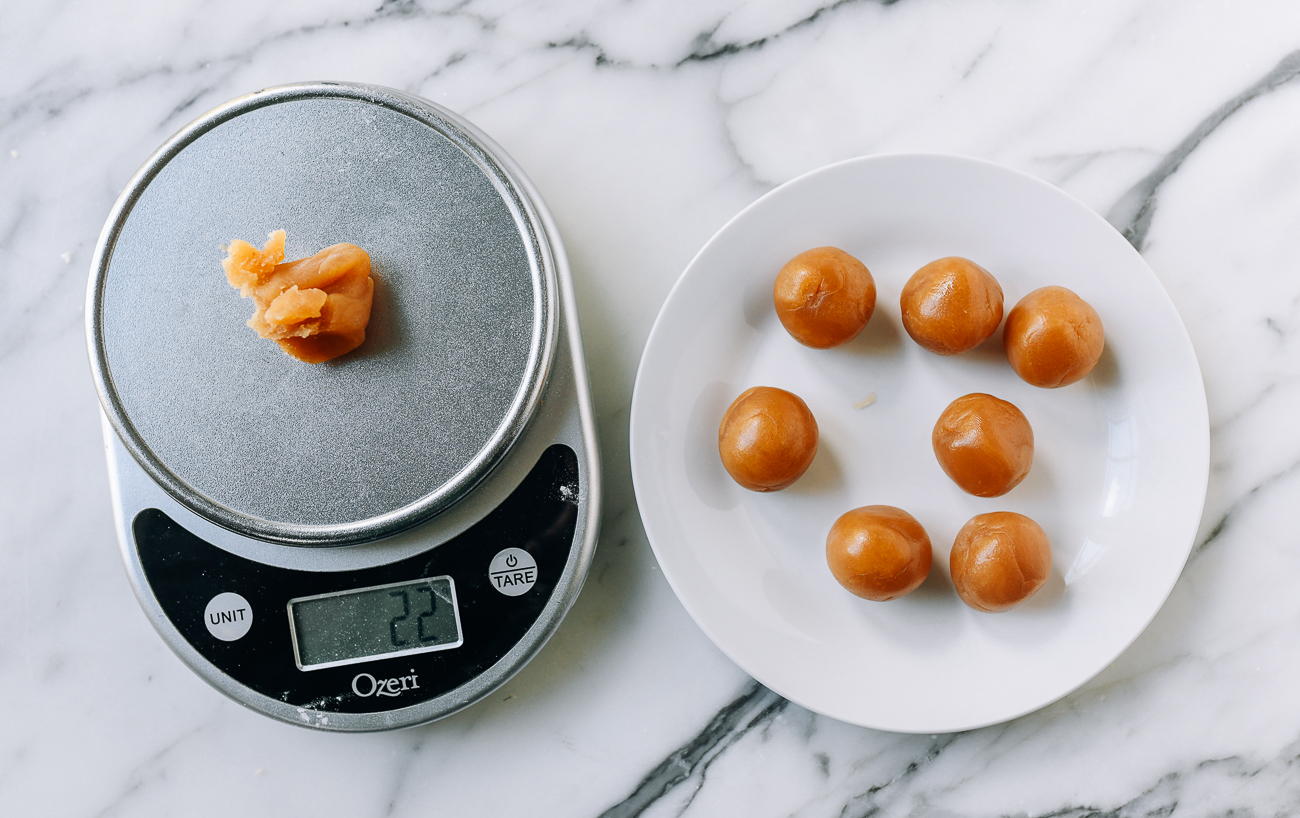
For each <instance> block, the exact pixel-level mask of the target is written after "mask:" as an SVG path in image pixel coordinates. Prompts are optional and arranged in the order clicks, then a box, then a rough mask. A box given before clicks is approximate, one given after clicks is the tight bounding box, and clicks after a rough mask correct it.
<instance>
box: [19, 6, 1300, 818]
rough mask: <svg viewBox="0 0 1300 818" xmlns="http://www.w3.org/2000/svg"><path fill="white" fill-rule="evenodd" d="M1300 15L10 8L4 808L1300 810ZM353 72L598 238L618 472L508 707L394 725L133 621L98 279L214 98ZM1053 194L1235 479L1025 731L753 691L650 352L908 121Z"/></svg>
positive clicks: (587, 273)
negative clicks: (118, 201) (427, 102)
mask: <svg viewBox="0 0 1300 818" xmlns="http://www.w3.org/2000/svg"><path fill="white" fill-rule="evenodd" d="M1298 74H1300V7H1297V6H1296V5H1295V4H1294V3H1291V2H1287V0H1259V2H1253V3H1249V4H1245V3H1234V2H1228V1H1227V0H1218V1H1217V2H1198V3H1194V4H1193V3H1187V2H1181V1H1180V0H1148V2H1136V1H1135V0H1093V1H1092V2H1083V1H1081V2H1073V3H1048V2H1038V3H1030V2H1019V1H1018V0H969V1H968V2H946V1H945V0H897V1H896V2H880V1H876V2H872V1H871V0H857V1H855V0H840V1H839V2H835V3H818V2H814V1H812V0H808V1H805V2H794V1H793V0H792V1H791V2H782V3H775V2H773V3H758V2H751V3H744V2H741V1H740V0H711V1H710V2H697V3H691V4H687V3H669V2H645V0H641V1H640V2H636V1H633V2H628V1H627V0H582V1H581V2H567V3H558V2H557V3H549V4H526V3H517V2H516V3H512V2H492V0H465V1H464V2H458V3H452V2H445V3H437V2H425V3H421V2H402V1H401V0H398V2H385V3H383V4H382V5H380V6H378V7H376V6H375V4H374V3H373V2H372V3H368V4H357V3H347V2H342V0H335V2H318V3H305V2H291V3H276V4H263V3H253V2H248V1H247V0H242V1H241V2H233V3H225V4H207V3H199V2H193V0H178V2H172V3H162V2H156V1H151V2H139V3H131V4H128V3H124V2H91V1H90V0H67V2H60V3H54V2H44V3H22V2H17V1H16V0H7V2H5V3H4V4H3V5H2V6H0V419H3V421H4V426H3V429H4V431H3V433H0V708H2V710H0V813H3V814H5V815H48V816H56V815H59V816H61V815H69V816H81V815H106V816H107V815H111V816H116V815H131V816H148V815H178V814H186V815H231V814H240V815H262V814H285V815H301V814H319V815H348V816H368V815H376V816H378V815H397V816H414V815H521V814H527V815H565V816H574V815H591V816H597V815H601V814H607V815H613V816H633V815H646V816H651V815H653V816H660V815H686V816H705V815H740V814H746V815H772V816H777V815H798V816H867V815H875V814H888V815H904V814H917V815H952V816H992V815H1030V816H1046V815H1053V816H1069V818H1075V816H1086V815H1102V814H1104V815H1120V816H1139V815H1143V816H1145V815H1178V816H1183V815H1189V816H1191V815H1224V814H1228V813H1233V814H1244V815H1275V814H1288V813H1294V812H1297V811H1300V783H1297V778H1296V776H1295V767H1296V765H1297V763H1300V696H1297V695H1296V692H1295V679H1296V678H1297V672H1298V671H1300V647H1297V644H1298V640H1297V639H1296V636H1295V634H1296V632H1297V628H1298V627H1300V595H1298V594H1296V593H1295V591H1294V587H1295V584H1296V578H1297V575H1298V574H1300V548H1298V546H1300V542H1297V536H1296V534H1295V531H1296V529H1297V522H1300V511H1298V510H1297V509H1298V508H1300V504H1297V503H1296V496H1297V491H1298V490H1300V486H1298V483H1300V476H1298V473H1300V469H1298V468H1297V464H1300V424H1297V423H1296V422H1295V419H1294V417H1295V409H1294V407H1295V405H1296V400H1297V398H1298V397H1300V377H1297V376H1298V375H1300V348H1297V343H1298V339H1300V270H1298V269H1297V266H1296V262H1295V259H1296V258H1297V257H1300V252H1298V251H1300V246H1298V245H1300V233H1298V232H1297V231H1296V229H1295V226H1296V225H1297V224H1300V141H1298V140H1297V138H1296V137H1297V134H1298V133H1300V79H1297V76H1298ZM305 79H347V80H354V81H362V82H374V83H379V84H383V85H388V86H393V87H396V88H400V89H403V90H407V91H411V92H414V93H417V94H421V95H423V96H426V97H428V98H430V99H432V100H434V101H436V102H439V103H442V104H444V105H447V106H449V107H451V108H453V109H455V110H457V111H459V112H461V113H463V114H465V115H466V116H468V117H469V118H471V119H472V120H474V121H475V122H476V123H477V124H478V125H480V126H481V127H482V128H483V129H485V130H486V131H487V132H489V133H490V134H492V135H493V136H494V137H495V138H496V139H497V140H498V141H499V142H500V143H501V144H502V145H503V146H504V147H505V148H506V149H507V150H508V151H509V152H510V153H511V154H512V155H513V156H514V157H515V158H516V159H517V160H518V161H519V162H520V164H522V165H523V167H524V168H525V169H526V170H527V171H528V173H529V175H530V176H531V177H532V178H533V180H534V181H535V182H536V183H537V185H538V187H539V188H540V189H541V191H542V193H543V195H544V196H545V198H546V199H547V201H548V203H549V204H550V206H551V208H552V210H553V211H554V213H555V215H556V217H557V219H558V221H559V223H560V226H561V229H562V230H563V232H564V235H565V238H566V241H567V242H568V247H569V251H570V254H571V258H572V262H573V265H574V268H575V276H576V286H577V291H578V300H579V306H580V310H581V318H582V323H583V330H584V335H585V338H586V343H587V352H588V360H589V365H590V369H591V375H592V379H593V383H594V386H595V399H596V404H597V406H596V408H597V413H598V421H599V424H600V432H601V440H602V444H603V446H604V450H603V455H604V463H605V468H606V476H607V477H606V490H607V495H606V496H607V506H606V509H605V515H604V523H603V525H604V528H603V535H602V539H601V544H600V548H599V550H598V553H597V556H596V562H595V565H594V567H593V571H592V574H591V577H590V580H589V582H588V584H587V587H586V588H585V589H584V591H583V593H582V596H581V597H580V599H579V600H578V603H577V605H576V607H575V608H574V610H573V611H572V613H571V614H570V616H569V618H568V620H566V622H565V624H564V626H563V627H562V628H561V629H560V631H559V633H558V635H557V636H556V637H555V638H554V639H553V640H552V642H551V643H550V644H549V645H548V646H547V648H546V649H545V650H544V651H543V652H542V654H541V655H540V656H539V657H538V658H537V659H536V660H535V661H534V662H533V663H532V664H531V665H529V666H528V667H527V668H526V669H525V670H524V671H523V672H522V673H521V674H520V675H519V676H517V677H516V678H515V679H514V680H513V681H511V682H510V683H509V684H508V685H507V686H505V687H504V688H503V689H502V690H501V691H499V693H498V694H496V695H494V696H493V697H492V698H491V699H489V700H487V701H484V702H482V703H480V704H479V705H476V706H475V707H473V708H471V709H469V710H468V711H465V712H463V713H461V714H459V715H457V716H455V717H452V718H450V719H447V720H445V721H443V722H439V723H436V724H433V725H429V726H425V727H421V728H416V729H412V730H408V731H403V732H398V733H390V734H375V735H331V734H321V733H315V732H309V731H306V730H302V729H297V728H293V727H289V726H286V725H281V724H279V723H275V722H272V721H270V720H268V719H266V718H263V717H261V716H258V715H256V714H254V713H252V712H250V711H247V710H245V709H243V708H241V707H240V706H239V705H236V704H234V703H233V702H230V701H228V700H226V699H225V698H223V697H222V696H221V695H220V694H219V693H217V692H215V691H213V690H212V689H210V688H208V687H207V686H206V685H205V684H204V683H203V682H201V681H200V680H199V679H198V678H197V677H196V676H194V675H193V674H192V673H191V672H190V671H188V670H187V669H186V668H185V667H184V666H183V665H182V664H181V663H180V661H179V660H178V659H176V658H175V657H174V656H173V655H172V654H171V653H170V652H169V651H168V649H167V648H166V647H165V646H164V645H163V643H162V642H161V641H160V640H159V639H158V638H157V636H156V635H155V634H154V632H153V630H152V629H151V627H150V626H149V624H148V623H147V622H146V620H145V618H144V616H143V615H142V614H141V612H140V610H139V608H138V606H137V604H136V602H135V599H134V598H133V597H132V595H131V592H130V590H129V588H128V586H127V582H126V579H125V577H124V574H123V571H122V568H121V566H120V564H119V560H118V555H117V549H116V545H115V543H114V537H113V525H112V517H111V510H110V506H109V498H108V486H107V478H106V475H105V469H104V462H103V454H102V448H101V444H100V439H99V426H98V419H97V412H96V405H97V403H96V397H95V394H94V390H93V388H92V386H91V380H90V376H89V371H88V367H87V363H86V355H85V347H84V340H83V335H82V306H81V305H82V300H83V295H84V288H85V283H86V277H87V270H88V265H89V260H90V254H91V252H92V249H93V247H94V243H95V240H96V238H97V237H98V233H99V230H100V227H101V226H102V223H103V220H104V218H105V216H106V215H107V213H108V210H109V208H110V206H111V205H112V203H113V201H114V199H115V198H116V196H117V194H118V193H119V192H120V190H121V189H122V188H123V186H124V185H125V184H126V182H127V180H128V179H129V178H130V176H131V174H132V173H133V172H134V171H135V169H136V168H137V167H138V166H139V165H140V163H141V162H142V161H143V160H144V159H145V158H146V157H147V156H148V155H149V153H150V152H151V151H152V150H153V149H154V148H155V147H156V146H157V145H158V144H159V143H160V142H161V141H162V140H164V139H165V138H166V137H167V136H169V135H170V134H171V133H173V132H174V131H176V130H177V129H178V128H179V127H181V126H182V125H184V124H185V123H186V122H187V121H189V120H190V119H192V118H194V117H195V116H198V115H199V114H201V113H203V112H204V111H206V110H207V109H209V108H211V107H212V106H214V105H217V104H219V103H221V102H223V101H225V100H227V99H229V98H232V97H235V96H237V95H239V94H241V93H245V92H247V91H250V90H254V89H257V88H261V87H265V86H269V85H275V84H281V83H285V82H291V81H297V80H305ZM917 150H921V151H939V152H947V153H958V154H966V155H972V156H979V157H984V158H988V159H991V160H994V161H997V162H1001V163H1004V164H1007V165H1009V166H1012V167H1015V168H1019V169H1022V170H1025V171H1027V172H1029V173H1032V174H1035V175H1038V176H1040V177H1042V178H1044V179H1046V180H1048V181H1050V182H1052V183H1054V184H1057V185H1059V186H1061V187H1062V188H1064V189H1065V190H1067V191H1069V192H1070V193H1072V194H1074V195H1075V196H1077V197H1079V198H1081V199H1082V200H1083V201H1084V202H1086V203H1087V204H1089V205H1090V206H1091V207H1093V208H1094V209H1096V210H1097V211H1098V212H1100V213H1102V214H1103V215H1107V216H1108V217H1109V218H1111V220H1112V221H1113V222H1114V223H1115V224H1116V225H1117V226H1119V227H1121V228H1122V229H1124V230H1125V231H1127V233H1128V235H1129V236H1130V238H1131V239H1132V240H1133V241H1134V242H1135V244H1137V246H1138V247H1139V248H1140V249H1141V250H1142V252H1143V254H1144V256H1145V257H1146V259H1147V261H1148V262H1149V263H1150V265H1151V266H1152V267H1153V268H1154V269H1155V271H1156V272H1157V274H1158V275H1159V276H1160V277H1161V279H1162V281H1163V282H1164V284H1165V286H1166V288H1167V289H1168V290H1169V293H1170V295H1171V296H1172V297H1173V299H1174V301H1175V303H1176V304H1177V306H1178V308H1179V310H1180V311H1181V313H1182V316H1183V318H1184V321H1185V322H1186V324H1187V327H1188V330H1189V331H1190V333H1191V336H1192V339H1193V342H1194V344H1195V346H1196V349H1197V353H1198V355H1199V357H1200V362H1201V367H1202V371H1203V373H1204V376H1205V382H1206V390H1207V395H1208V400H1209V409H1210V419H1211V427H1212V441H1213V443H1212V447H1213V448H1212V462H1213V465H1212V470H1211V474H1210V488H1209V496H1208V498H1207V505H1206V513H1205V518H1204V520H1203V522H1202V525H1201V533H1200V535H1199V540H1198V544H1197V546H1196V548H1195V551H1194V553H1193V556H1192V558H1191V560H1190V561H1189V563H1188V565H1187V567H1186V569H1185V570H1184V572H1183V575H1182V578H1181V579H1180V581H1179V583H1178V585H1177V586H1176V587H1175V589H1174V592H1173V594H1172V596H1171V597H1170V599H1169V601H1168V603H1167V604H1166V605H1165V607H1164V609H1163V610H1162V612H1161V613H1160V614H1159V616H1158V617H1157V618H1156V620H1155V622H1154V623H1153V624H1152V625H1151V627H1150V628H1149V629H1148V630H1147V631H1146V632H1145V633H1144V634H1143V636H1142V637H1140V638H1139V639H1138V641H1137V642H1136V643H1135V644H1134V645H1133V646H1132V647H1131V648H1130V649H1129V650H1128V651H1127V652H1126V653H1125V654H1124V655H1123V656H1121V657H1120V659H1119V660H1118V661H1117V662H1116V663H1115V664H1114V665H1112V666H1111V667H1110V668H1108V669H1107V670H1105V671H1104V672H1103V673H1102V674H1101V675H1100V676H1099V677H1097V678H1096V679H1095V680H1093V681H1092V682H1091V683H1089V684H1087V685H1086V686H1084V687H1083V688H1082V689H1081V690H1079V691H1078V692H1076V693H1074V694H1072V695H1071V696H1069V697H1067V698H1066V699H1064V700H1063V701H1060V702H1058V703H1056V704H1054V705H1052V706H1050V707H1048V708H1046V709H1044V710H1042V711H1040V712H1038V713H1034V714H1032V715H1030V716H1027V717H1024V718H1022V719H1019V720H1017V721H1014V722H1011V723H1009V724H1005V725H1001V726H997V727H990V728H986V729H982V730H977V731H973V732H969V733H963V734H957V735H944V736H900V735H892V734H887V733H879V732H873V731H870V730H864V729H859V728H854V727H849V726H846V725H844V724H840V723H836V722H834V721H831V720H828V719H825V718H822V717H819V716H816V715H814V714H812V713H809V712H807V711H804V710H802V709H800V708H799V707H797V706H795V705H791V704H788V703H786V702H785V701H784V700H782V699H779V698H777V697H776V696H774V695H773V694H771V693H769V692H767V691H765V690H763V689H761V688H757V687H755V686H754V685H753V683H752V682H751V681H750V680H749V679H748V678H747V677H746V676H745V675H744V674H743V673H742V672H741V671H739V670H738V669H737V668H736V667H735V666H733V665H732V664H731V663H730V662H728V661H727V660H726V659H725V658H724V657H723V656H722V655H721V654H720V653H719V652H718V651H717V650H716V649H715V648H714V647H713V646H712V645H711V644H710V643H709V642H708V641H707V640H706V639H705V638H704V636H703V635H702V634H701V633H700V632H699V630H698V629H697V628H696V627H695V626H694V624H693V623H692V622H691V620H690V619H689V617H688V616H687V615H686V613H685V612H684V610H683V609H682V608H681V606H680V604H679V603H678V602H677V601H676V599H675V597H674V596H673V594H672V592H671V590H670V589H669V588H668V586H667V584H666V583H665V582H664V581H663V578H662V576H661V575H660V574H659V572H658V570H657V568H656V565H655V562H654V558H653V556H652V554H651V552H650V549H649V547H648V545H647V543H646V541H645V536H644V533H643V532H642V530H641V527H640V524H639V521H638V517H637V513H636V507H635V503H634V500H633V496H632V491H631V483H630V479H629V475H628V464H627V420H628V417H627V407H628V402H629V399H630V395H631V389H632V379H633V376H634V374H635V371H636V364H637V360H638V357H639V354H640V350H641V346H642V343H643V341H644V339H645V337H646V334H647V332H648V330H649V327H650V323H651V322H652V320H653V319H654V316H655V313H656V311H657V309H658V306H659V304H660V303H661V302H662V300H663V298H664V296H665V295H666V293H667V291H668V289H669V288H670V287H671V286H672V283H673V281H674V280H675V279H676V277H677V275H678V274H679V273H680V271H681V270H682V268H683V267H684V266H685V265H686V263H687V261H689V259H690V258H691V256H692V255H693V254H694V253H695V251H696V250H697V249H698V248H699V247H700V245H701V244H702V243H703V242H704V241H705V240H706V239H707V238H708V237H709V235H710V234H712V233H713V232H714V231H715V230H716V229H717V228H718V227H719V226H720V225H721V224H722V223H724V222H725V221H726V220H727V219H728V218H729V217H730V216H731V215H732V214H734V213H735V212H736V211H737V210H739V209H740V208H741V207H742V206H744V205H745V204H747V203H748V202H750V201H752V200H753V199H754V198H755V197H756V196H758V195H760V194H761V193H763V192H764V191H766V190H768V189H770V188H771V187H773V186H774V185H776V184H779V183H780V182H782V181H784V180H786V179H789V178H791V177H792V176H795V175H797V174H799V173H801V172H803V171H806V170H809V169H812V168H815V167H817V166H819V165H822V164H825V163H827V162H830V161H834V160H838V159H842V158H846V157H850V156H855V155H860V154H869V153H877V152H886V151H917Z"/></svg>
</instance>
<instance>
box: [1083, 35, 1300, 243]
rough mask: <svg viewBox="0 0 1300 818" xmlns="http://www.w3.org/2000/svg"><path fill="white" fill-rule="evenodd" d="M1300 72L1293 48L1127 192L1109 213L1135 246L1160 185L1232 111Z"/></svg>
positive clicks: (1140, 240) (1146, 227) (1144, 232)
mask: <svg viewBox="0 0 1300 818" xmlns="http://www.w3.org/2000/svg"><path fill="white" fill-rule="evenodd" d="M1298 76H1300V51H1293V52H1291V53H1290V54H1288V55H1286V56H1285V57H1283V58H1282V60H1281V61H1280V62H1278V64H1277V65H1276V66H1274V67H1273V70H1271V71H1269V72H1268V73H1267V74H1265V75H1264V76H1263V77H1260V79H1259V81H1258V82H1256V83H1255V84H1253V85H1251V86H1250V87H1249V88H1247V89H1246V90H1244V91H1242V92H1241V93H1240V94H1238V95H1237V96H1235V97H1233V98H1232V99H1230V100H1228V101H1227V102H1224V103H1223V104H1222V105H1220V106H1218V107H1217V108H1215V109H1214V111H1212V112H1211V113H1210V115H1209V116H1207V117H1205V119H1203V120H1201V121H1200V122H1199V123H1197V125H1196V127H1195V128H1193V129H1192V132H1191V133H1189V134H1188V135H1187V136H1186V137H1184V138H1183V140H1182V141H1181V142H1179V143H1178V144H1177V145H1176V146H1174V148H1173V150H1171V151H1169V153H1167V154H1165V156H1164V158H1163V159H1161V160H1160V163H1159V164H1157V165H1156V166H1155V168H1154V169H1153V170H1152V171H1151V172H1150V173H1148V174H1147V175H1146V176H1144V177H1143V178H1142V179H1140V180H1139V181H1138V182H1137V184H1135V185H1133V187H1132V188H1130V189H1129V191H1128V192H1127V193H1125V194H1124V195H1123V196H1122V197H1120V199H1119V201H1117V202H1116V203H1115V205H1114V206H1113V207H1112V208H1111V210H1110V213H1109V214H1107V217H1106V218H1107V219H1109V221H1110V223H1111V224H1113V225H1115V228H1116V229H1117V230H1119V231H1120V232H1121V233H1123V234H1124V238H1126V239H1128V240H1129V243H1131V244H1132V245H1133V246H1134V247H1136V248H1137V249H1138V250H1142V249H1143V248H1144V247H1145V246H1146V240H1147V233H1148V232H1149V231H1150V230H1151V220H1152V219H1153V218H1154V217H1155V212H1156V205H1157V204H1158V194H1159V192H1160V188H1161V186H1162V185H1164V183H1165V182H1166V181H1167V180H1168V179H1169V177H1170V176H1172V175H1174V173H1176V172H1177V171H1178V169H1179V168H1180V167H1182V165H1183V162H1185V161H1187V157H1189V156H1191V154H1192V152H1193V151H1195V150H1196V149H1197V148H1198V147H1200V145H1201V143H1202V142H1204V141H1205V139H1206V138H1207V137H1209V136H1210V134H1212V133H1214V132H1215V131H1216V130H1217V129H1218V128H1219V126H1221V125H1222V124H1223V123H1224V122H1226V121H1227V120H1228V119H1229V118H1230V117H1231V116H1232V115H1233V114H1235V113H1237V112H1238V111H1240V110H1241V109H1242V108H1243V107H1245V105H1246V104H1247V103H1249V102H1251V101H1253V100H1255V99H1258V98H1259V97H1262V96H1265V95H1267V94H1269V93H1271V92H1273V91H1275V90H1277V89H1278V88H1280V87H1282V86H1284V85H1286V84H1287V83H1289V82H1291V81H1292V80H1294V79H1295V78H1296V77H1298Z"/></svg>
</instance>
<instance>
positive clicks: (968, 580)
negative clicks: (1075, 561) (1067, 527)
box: [948, 511, 1052, 613]
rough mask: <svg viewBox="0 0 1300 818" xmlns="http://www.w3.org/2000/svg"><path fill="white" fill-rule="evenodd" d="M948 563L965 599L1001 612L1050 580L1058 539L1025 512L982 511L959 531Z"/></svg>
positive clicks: (995, 611)
mask: <svg viewBox="0 0 1300 818" xmlns="http://www.w3.org/2000/svg"><path fill="white" fill-rule="evenodd" d="M948 567H949V570H950V571H951V572H952V584H953V585H955V586H956V587H957V595H958V596H960V597H961V598H962V601H963V602H965V603H966V604H967V605H969V606H971V607H972V608H974V609H975V610H977V611H984V612H986V613H997V612H998V611H1005V610H1007V609H1008V608H1011V607H1014V606H1016V605H1018V604H1020V603H1021V602H1023V601H1025V600H1026V599H1029V597H1031V596H1033V595H1034V594H1035V593H1036V592H1037V591H1038V589H1039V588H1041V587H1043V583H1045V582H1047V577H1048V575H1050V574H1051V573H1052V544H1051V542H1049V541H1048V539H1047V534H1046V532H1044V531H1043V529H1042V528H1041V527H1040V526H1039V525H1038V523H1036V522H1034V521H1033V520H1031V519H1029V518H1028V517H1026V516H1025V515H1023V514H1016V513H1015V512H1014V511H995V512H993V513H991V514H977V515H976V516H974V517H972V518H971V519H970V521H969V522H967V523H966V525H964V526H962V528H961V531H959V532H957V541H956V542H954V543H953V545H952V552H951V553H950V554H949V555H948Z"/></svg>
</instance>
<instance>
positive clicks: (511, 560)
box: [506, 554, 519, 568]
mask: <svg viewBox="0 0 1300 818" xmlns="http://www.w3.org/2000/svg"><path fill="white" fill-rule="evenodd" d="M518 564H519V558H518V557H516V556H515V555H514V554H508V555H507V556H506V567H507V568H514V567H515V566H516V565H518Z"/></svg>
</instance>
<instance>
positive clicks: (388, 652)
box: [288, 577, 463, 670]
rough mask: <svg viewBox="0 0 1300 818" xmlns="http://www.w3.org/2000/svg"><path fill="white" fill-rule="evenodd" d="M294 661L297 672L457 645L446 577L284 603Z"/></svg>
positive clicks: (456, 614) (452, 594)
mask: <svg viewBox="0 0 1300 818" xmlns="http://www.w3.org/2000/svg"><path fill="white" fill-rule="evenodd" d="M288 607H289V627H290V630H291V632H292V635H293V649H294V660H295V661H296V662H297V663H298V667H299V668H301V669H302V670H317V669H319V668H326V667H335V666H338V665H349V664H353V663H355V662H363V661H366V660H367V659H380V658H388V657H392V656H405V655H409V654H412V653H426V652H428V651H434V650H449V649H451V648H456V647H460V645H461V642H462V641H463V637H462V635H461V630H460V611H459V609H458V608H457V607H456V584H455V582H454V581H453V580H452V578H451V577H432V578H428V579H418V580H413V581H411V582H396V583H392V584H389V585H376V586H374V587H372V588H359V589H356V590H352V591H338V592H335V593H331V594H320V595H319V596H307V597H299V598H298V599H291V600H289V605H288Z"/></svg>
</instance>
